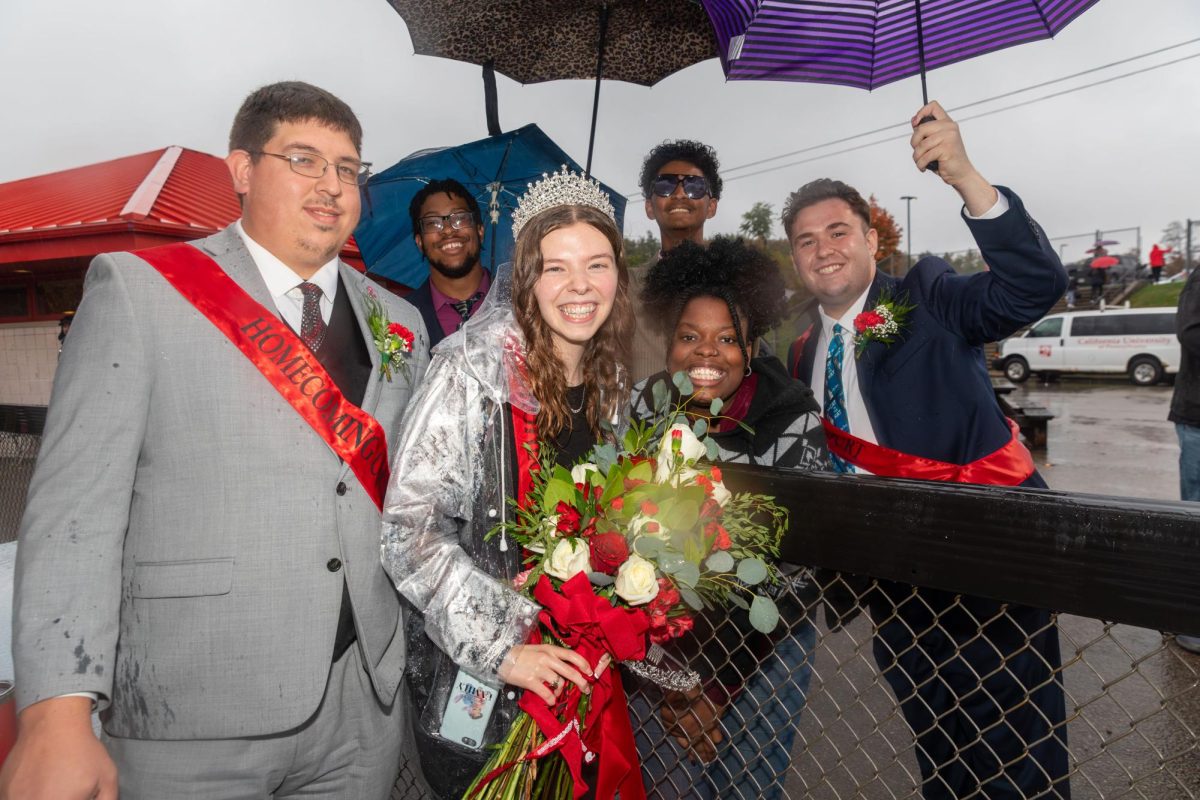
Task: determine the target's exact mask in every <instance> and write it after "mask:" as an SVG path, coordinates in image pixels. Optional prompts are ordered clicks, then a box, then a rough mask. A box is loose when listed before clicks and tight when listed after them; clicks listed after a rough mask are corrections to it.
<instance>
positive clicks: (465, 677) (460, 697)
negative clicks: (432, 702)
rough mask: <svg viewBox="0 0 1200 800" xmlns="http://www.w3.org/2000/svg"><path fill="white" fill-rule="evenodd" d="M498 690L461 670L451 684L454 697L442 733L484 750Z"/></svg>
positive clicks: (474, 748) (449, 705) (448, 706)
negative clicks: (485, 733)
mask: <svg viewBox="0 0 1200 800" xmlns="http://www.w3.org/2000/svg"><path fill="white" fill-rule="evenodd" d="M497 693H498V692H497V690H496V689H493V688H492V687H491V686H488V685H487V684H486V683H484V682H483V681H481V680H479V679H478V678H476V677H475V676H474V675H472V674H471V673H469V672H466V671H464V670H461V669H460V670H459V671H458V674H456V675H455V676H454V683H453V684H452V685H451V687H450V698H449V699H448V700H447V701H446V711H445V713H444V714H442V725H441V728H440V729H439V730H438V734H439V735H440V736H441V737H442V738H443V739H448V740H449V741H451V742H454V743H455V744H458V745H462V746H463V747H467V748H470V749H472V750H480V749H482V748H483V734H484V732H485V731H486V730H487V726H488V721H489V720H490V719H491V718H492V709H493V708H494V707H495V705H496V695H497Z"/></svg>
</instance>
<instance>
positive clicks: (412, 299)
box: [404, 278, 446, 349]
mask: <svg viewBox="0 0 1200 800" xmlns="http://www.w3.org/2000/svg"><path fill="white" fill-rule="evenodd" d="M404 299H405V300H407V301H408V302H409V304H410V305H412V306H413V308H415V309H417V311H420V312H421V319H423V320H425V330H426V331H428V332H429V347H430V348H431V349H432V348H433V346H434V345H435V344H437V343H438V342H440V341H441V340H442V339H445V338H446V334H445V333H443V332H442V323H440V322H438V317H437V311H435V310H434V308H433V295H432V294H430V292H429V279H428V278H426V279H425V282H424V283H422V284H421V285H420V286H418V287H417V288H415V289H413V290H412V291H411V292H409V293H408V294H407V295H405V296H404Z"/></svg>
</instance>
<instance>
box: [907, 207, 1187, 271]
mask: <svg viewBox="0 0 1200 800" xmlns="http://www.w3.org/2000/svg"><path fill="white" fill-rule="evenodd" d="M900 199H901V200H903V201H904V210H905V217H906V219H905V222H904V225H905V227H904V243H905V244H906V245H907V246H908V261H907V262H905V264H904V271H905V273H907V272H908V271H909V270H910V269H912V201H913V200H916V199H917V198H916V197H915V196H913V195H911V194H906V195H904V196H903V197H901V198H900ZM1188 230H1189V231H1190V230H1191V228H1188Z"/></svg>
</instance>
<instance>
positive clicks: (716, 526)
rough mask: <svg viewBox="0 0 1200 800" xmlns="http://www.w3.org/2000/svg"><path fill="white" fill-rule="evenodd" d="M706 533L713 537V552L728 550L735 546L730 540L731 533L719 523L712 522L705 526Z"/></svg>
mask: <svg viewBox="0 0 1200 800" xmlns="http://www.w3.org/2000/svg"><path fill="white" fill-rule="evenodd" d="M704 533H705V535H707V536H711V537H713V545H712V546H713V550H728V549H729V548H730V547H732V546H733V542H731V541H730V540H729V531H727V530H725V526H723V525H722V524H721V523H719V522H710V523H708V524H707V525H705V526H704Z"/></svg>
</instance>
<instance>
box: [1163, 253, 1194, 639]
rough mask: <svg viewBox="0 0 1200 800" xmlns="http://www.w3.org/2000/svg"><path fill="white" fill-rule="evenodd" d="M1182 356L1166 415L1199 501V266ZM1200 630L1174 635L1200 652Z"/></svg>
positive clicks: (1180, 318) (1187, 288)
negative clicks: (1172, 426) (1172, 427)
mask: <svg viewBox="0 0 1200 800" xmlns="http://www.w3.org/2000/svg"><path fill="white" fill-rule="evenodd" d="M1175 332H1176V335H1178V336H1179V346H1180V350H1181V354H1182V356H1183V358H1182V360H1181V361H1180V362H1179V374H1178V375H1176V376H1175V391H1174V393H1173V394H1172V395H1171V412H1170V414H1169V415H1168V416H1167V419H1169V420H1171V421H1172V422H1174V423H1175V432H1176V433H1177V434H1178V436H1179V496H1180V498H1182V499H1183V500H1189V501H1192V502H1200V269H1194V270H1192V274H1191V276H1190V277H1189V278H1188V281H1187V283H1186V284H1184V287H1183V291H1182V292H1180V293H1179V311H1178V313H1177V314H1176V315H1175ZM1193 634H1200V630H1196V631H1191V632H1190V633H1189V634H1188V635H1180V636H1176V637H1175V643H1176V644H1178V645H1179V646H1180V647H1182V648H1183V649H1184V650H1187V651H1188V652H1191V653H1200V635H1193Z"/></svg>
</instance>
